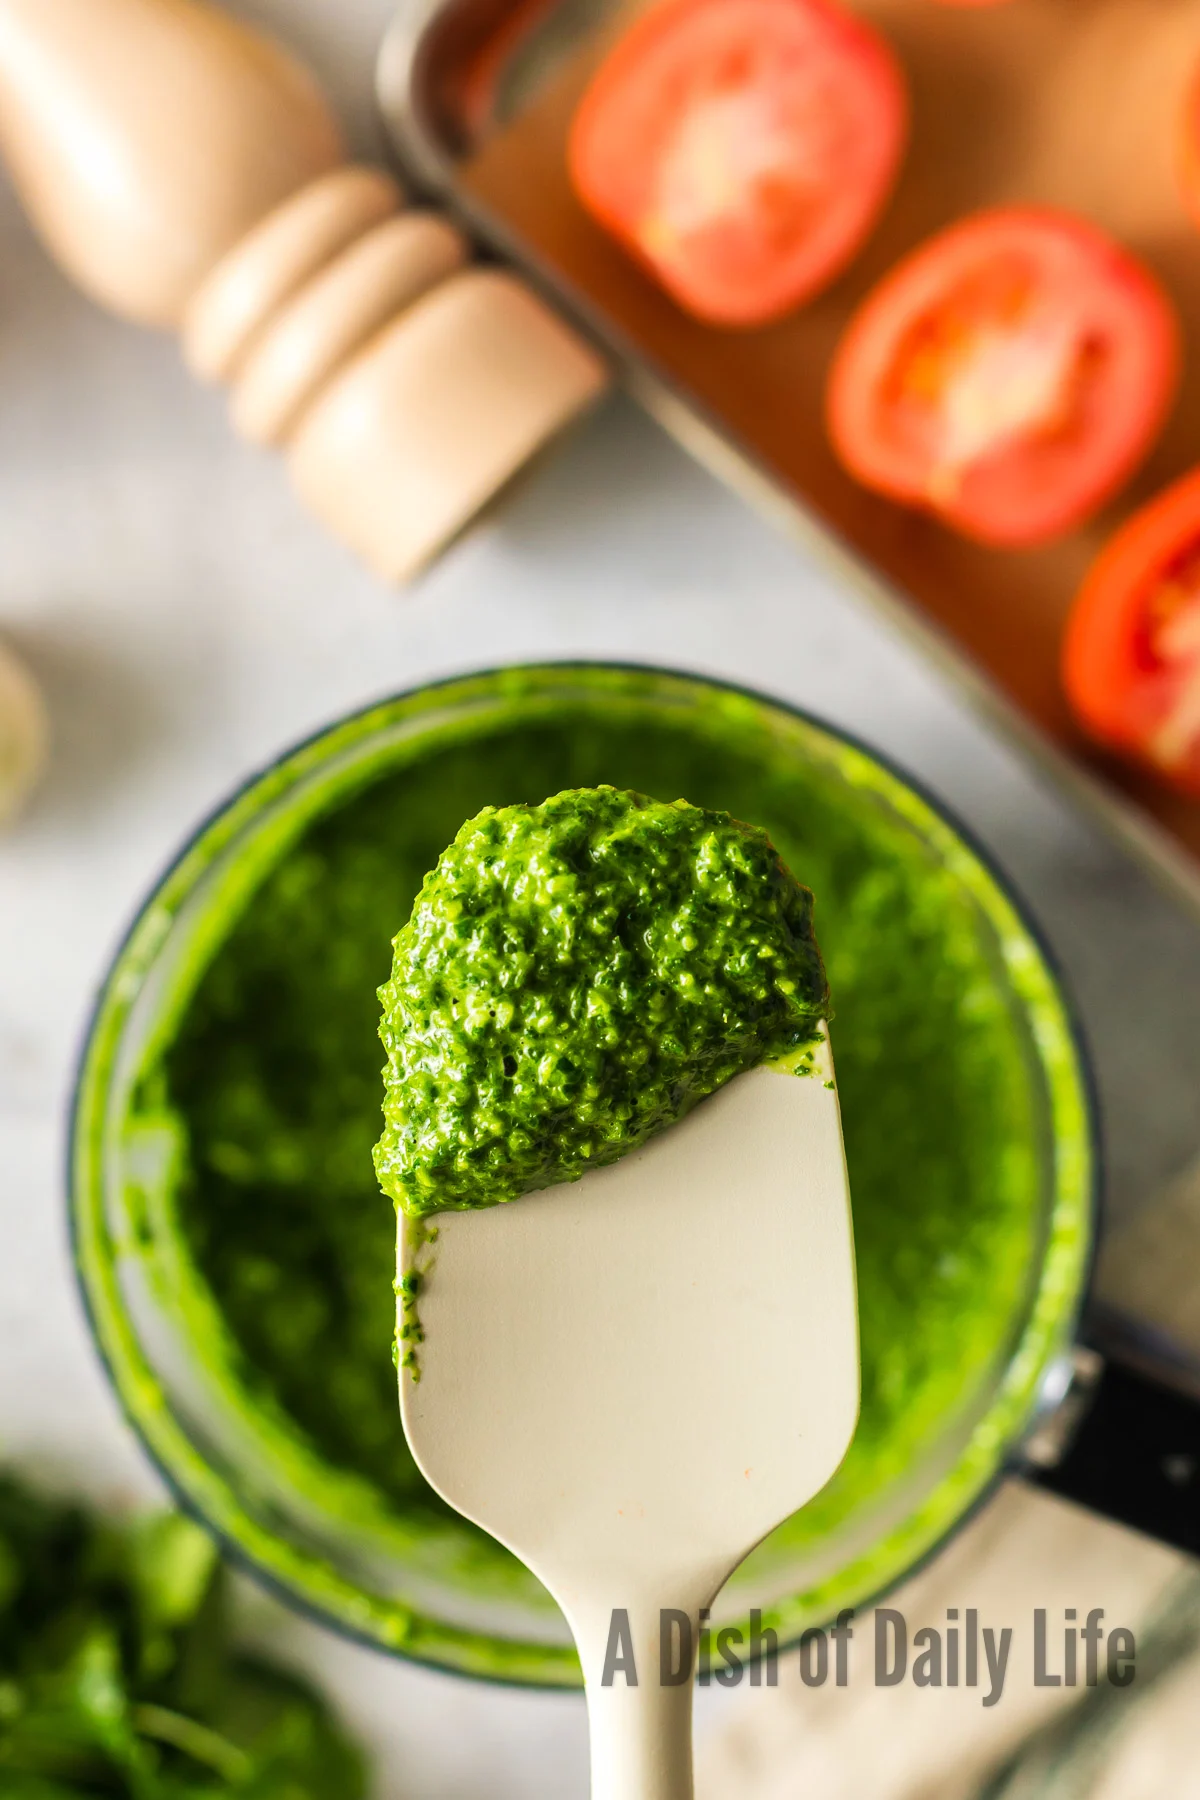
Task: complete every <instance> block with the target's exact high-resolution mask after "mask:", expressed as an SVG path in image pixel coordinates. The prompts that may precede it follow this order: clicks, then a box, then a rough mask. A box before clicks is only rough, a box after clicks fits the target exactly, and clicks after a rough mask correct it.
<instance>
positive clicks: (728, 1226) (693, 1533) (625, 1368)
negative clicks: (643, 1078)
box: [400, 1045, 859, 1614]
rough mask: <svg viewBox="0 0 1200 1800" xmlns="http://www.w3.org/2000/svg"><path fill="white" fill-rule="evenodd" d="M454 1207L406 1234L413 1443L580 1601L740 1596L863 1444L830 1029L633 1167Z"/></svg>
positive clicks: (405, 1379) (560, 1591)
mask: <svg viewBox="0 0 1200 1800" xmlns="http://www.w3.org/2000/svg"><path fill="white" fill-rule="evenodd" d="M435 1224H436V1227H437V1237H436V1239H435V1240H434V1241H433V1242H432V1243H429V1242H428V1241H427V1236H426V1228H419V1229H418V1228H413V1227H412V1226H410V1225H409V1224H408V1222H407V1221H405V1222H404V1228H403V1229H402V1232H401V1244H400V1259H401V1273H402V1275H403V1274H404V1273H406V1272H407V1273H411V1272H412V1271H413V1269H414V1266H415V1267H417V1268H420V1269H422V1270H423V1271H424V1272H423V1274H422V1276H421V1280H420V1284H419V1293H418V1297H417V1302H416V1306H417V1311H418V1313H419V1319H420V1326H421V1329H422V1331H423V1333H424V1338H423V1341H422V1342H421V1343H420V1346H419V1350H418V1352H417V1356H418V1362H419V1379H417V1378H414V1371H412V1370H402V1371H401V1408H402V1413H403V1418H404V1427H405V1431H406V1433H407V1435H408V1441H409V1443H410V1445H411V1447H412V1450H413V1454H414V1456H415V1457H416V1460H417V1462H418V1464H419V1465H420V1467H421V1469H422V1471H423V1473H424V1474H425V1476H426V1477H427V1479H428V1480H429V1481H430V1483H431V1484H432V1486H433V1487H434V1488H436V1489H437V1491H438V1492H439V1493H440V1494H441V1495H443V1497H444V1498H445V1499H446V1500H448V1501H449V1503H450V1504H451V1505H452V1506H454V1507H456V1508H457V1509H458V1511H460V1512H462V1513H464V1514H465V1515H466V1516H467V1517H468V1518H470V1519H473V1520H474V1521H475V1522H476V1523H477V1524H479V1525H481V1526H483V1527H484V1528H485V1529H486V1530H487V1531H489V1532H491V1533H492V1535H493V1536H495V1537H496V1538H498V1539H499V1540H500V1541H501V1542H502V1543H503V1544H506V1545H507V1546H508V1548H509V1549H511V1550H513V1551H514V1552H515V1553H516V1555H518V1556H519V1557H520V1558H521V1559H522V1560H523V1561H524V1562H525V1563H526V1564H528V1566H529V1567H530V1568H531V1569H533V1570H534V1572H535V1573H536V1574H537V1575H538V1576H540V1578H541V1579H542V1580H543V1581H544V1582H545V1584H546V1585H547V1586H548V1587H549V1588H550V1590H551V1591H552V1592H553V1593H554V1594H555V1595H556V1597H557V1598H558V1599H559V1601H560V1603H561V1604H563V1605H564V1607H565V1608H566V1609H567V1611H568V1613H569V1614H570V1613H572V1612H573V1611H575V1610H576V1607H577V1605H578V1604H580V1603H582V1602H583V1601H584V1600H585V1599H586V1597H587V1596H588V1595H590V1594H592V1593H594V1592H595V1591H597V1590H599V1589H603V1590H604V1591H605V1592H610V1593H616V1594H618V1595H619V1594H620V1593H621V1592H622V1590H623V1589H625V1590H628V1591H632V1589H633V1588H634V1587H635V1586H636V1587H637V1589H638V1591H639V1593H640V1594H641V1596H642V1598H643V1599H645V1598H646V1597H647V1596H648V1594H649V1593H651V1592H653V1593H655V1594H658V1595H659V1596H660V1598H659V1600H658V1601H657V1602H656V1603H657V1604H661V1605H663V1606H669V1605H676V1604H681V1603H685V1601H686V1600H687V1599H688V1598H690V1597H691V1596H693V1595H694V1594H695V1593H696V1592H697V1591H698V1589H697V1583H699V1584H700V1589H701V1590H703V1589H704V1588H705V1584H707V1591H708V1592H710V1593H715V1591H716V1588H717V1587H718V1586H719V1585H720V1584H721V1582H722V1581H723V1580H724V1579H725V1577H726V1576H727V1575H728V1573H729V1572H730V1571H731V1570H732V1569H733V1568H734V1567H735V1566H736V1564H737V1563H738V1562H740V1561H741V1559H742V1558H743V1557H744V1556H745V1555H746V1554H747V1553H748V1552H749V1551H750V1550H751V1549H752V1548H753V1546H754V1545H755V1544H756V1543H757V1542H758V1541H759V1540H760V1539H761V1538H762V1537H763V1536H765V1535H766V1533H767V1532H768V1531H770V1530H771V1529H772V1528H773V1527H774V1526H775V1525H777V1524H778V1523H780V1522H781V1521H782V1520H783V1519H784V1518H786V1517H787V1516H788V1515H789V1514H790V1513H792V1512H794V1511H795V1510H796V1509H797V1508H798V1507H800V1506H802V1505H803V1504H804V1503H805V1501H806V1500H808V1499H810V1498H811V1496H812V1495H813V1494H815V1493H816V1492H817V1490H818V1489H819V1488H821V1487H823V1486H824V1484H825V1483H826V1482H827V1481H828V1480H829V1478H830V1476H831V1475H832V1474H833V1473H834V1471H835V1469H836V1468H837V1467H838V1464H839V1463H840V1462H841V1460H842V1458H843V1456H844V1455H845V1453H846V1450H847V1448H848V1446H849V1443H850V1439H851V1437H852V1435H853V1432H854V1426H855V1421H856V1418H857V1412H858V1396H859V1367H858V1332H857V1313H856V1295H855V1282H854V1249H853V1238H852V1234H851V1221H850V1206H849V1195H848V1189H847V1181H846V1167H845V1158H844V1154H843V1149H842V1135H841V1123H840V1117H839V1112H838V1102H837V1093H836V1090H835V1088H834V1086H833V1080H832V1066H831V1064H830V1063H829V1060H828V1053H827V1046H825V1045H823V1046H822V1052H821V1054H820V1055H819V1056H818V1058H817V1072H816V1073H815V1074H810V1075H806V1076H802V1075H794V1074H787V1073H783V1072H780V1071H778V1070H776V1069H772V1068H769V1067H764V1068H759V1069H755V1070H753V1071H751V1072H750V1073H748V1074H745V1075H741V1076H739V1077H737V1079H735V1080H734V1081H732V1082H730V1083H729V1084H728V1086H727V1087H725V1088H723V1089H722V1090H721V1091H720V1092H719V1093H717V1094H715V1095H713V1096H712V1097H711V1098H710V1099H708V1100H706V1101H705V1102H704V1103H703V1104H702V1105H701V1106H700V1107H698V1108H697V1110H696V1111H695V1112H694V1113H692V1114H691V1115H690V1116H689V1117H688V1118H687V1119H685V1120H684V1121H682V1122H681V1123H680V1124H678V1125H676V1126H674V1127H672V1128H671V1129H670V1130H669V1131H667V1132H665V1133H663V1134H662V1135H661V1136H660V1137H658V1138H655V1139H653V1140H652V1141H651V1142H650V1143H649V1144H647V1145H646V1146H645V1147H644V1148H643V1149H641V1150H638V1151H635V1152H632V1153H630V1154H629V1155H628V1156H626V1157H625V1158H624V1159H623V1160H622V1161H621V1162H619V1163H617V1164H616V1165H615V1166H613V1167H611V1168H607V1169H598V1170H596V1171H594V1172H593V1173H590V1174H588V1175H585V1176H584V1178H583V1179H582V1180H581V1181H579V1182H577V1183H573V1184H570V1185H562V1186H557V1187H553V1188H549V1189H547V1190H545V1191H543V1192H540V1193H535V1194H529V1195H526V1196H525V1197H524V1198H523V1199H521V1200H517V1201H514V1202H512V1203H510V1204H508V1205H504V1206H500V1207H495V1208H493V1209H491V1210H488V1211H483V1212H475V1213H454V1214H445V1215H442V1216H441V1217H440V1218H439V1219H437V1220H436V1221H435Z"/></svg>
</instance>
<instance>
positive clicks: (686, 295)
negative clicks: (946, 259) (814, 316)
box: [569, 0, 908, 326]
mask: <svg viewBox="0 0 1200 1800" xmlns="http://www.w3.org/2000/svg"><path fill="white" fill-rule="evenodd" d="M907 116H908V105H907V96H906V92H905V86H904V79H903V76H902V75H901V73H900V69H899V66H898V64H897V63H896V60H895V58H894V56H893V55H892V53H891V51H890V50H889V48H888V47H887V45H886V44H885V43H884V41H883V39H882V38H880V37H879V36H878V35H877V34H876V33H875V32H874V31H872V30H871V29H870V28H869V27H867V26H866V25H863V24H862V23H860V22H859V21H858V20H856V19H852V18H850V17H849V15H848V14H846V13H844V12H842V11H841V10H840V9H839V8H838V7H836V6H834V5H832V4H830V0H665V4H662V5H659V6H656V7H655V8H654V9H653V10H652V11H651V12H649V13H647V14H645V15H644V16H643V17H642V18H640V19H639V20H638V21H637V22H636V23H635V24H634V25H633V26H632V27H631V28H630V30H629V31H628V32H627V33H626V34H625V36H624V37H623V38H622V39H621V40H620V42H619V43H618V44H617V46H616V48H615V49H614V50H613V51H612V53H611V54H610V55H609V57H608V58H607V60H606V61H605V63H604V64H603V66H602V67H601V69H600V71H599V73H598V74H597V75H596V77H595V79H594V80H593V82H592V85H591V87H590V88H589V89H588V91H587V93H586V94H585V96H584V98H583V100H582V102H581V104H580V106H579V109H578V111H577V113H576V115H575V120H574V124H573V127H572V131H571V138H570V146H569V163H570V172H571V178H572V181H573V183H574V186H575V190H576V192H577V193H578V195H579V198H580V200H581V201H582V203H583V205H584V206H585V207H586V208H587V209H588V211H589V212H591V213H592V214H593V216H594V217H595V218H596V219H598V220H599V222H600V223H601V224H602V225H603V226H605V227H606V229H607V230H609V231H611V232H612V233H613V234H614V236H615V237H617V238H618V239H619V240H620V242H621V243H622V245H623V246H624V247H625V249H626V250H628V251H630V252H631V253H632V254H633V255H634V256H635V257H637V258H638V259H639V261H640V262H642V263H643V264H644V265H645V266H646V267H647V268H648V269H649V270H650V271H651V273H652V274H653V275H654V276H656V278H657V279H658V280H659V281H660V282H661V284H662V285H663V287H665V288H666V290H667V292H668V293H669V294H671V295H672V297H673V298H674V299H675V300H676V301H677V302H678V303H679V305H680V306H682V307H684V308H685V309H686V310H687V311H688V312H690V313H694V314H695V315H696V317H698V318H700V319H704V320H705V321H707V322H708V323H710V324H714V325H726V326H753V325H762V324H765V323H767V322H768V321H769V320H771V319H776V318H779V317H780V316H781V315H782V314H783V313H786V312H789V311H790V310H791V309H792V308H793V307H795V306H798V305H799V304H800V303H801V302H802V301H804V300H807V299H808V298H809V297H810V296H811V295H813V294H815V293H816V292H817V291H818V289H820V288H823V287H825V286H826V284H827V283H828V282H830V281H832V279H833V278H834V276H835V275H836V274H837V273H838V272H839V270H841V269H842V268H844V266H845V265H846V263H847V262H849V260H850V258H851V257H852V256H853V255H854V253H855V251H856V250H857V249H858V247H859V245H860V244H861V243H862V241H863V239H864V238H865V237H866V235H867V233H868V232H869V231H870V229H871V226H872V225H873V223H874V222H875V219H876V217H877V215H878V213H879V211H880V209H881V207H882V206H883V203H884V201H885V199H886V198H887V195H888V193H889V192H890V190H891V186H892V183H893V181H894V179H895V176H896V171H897V169H898V167H899V164H900V158H901V154H902V152H903V147H904V140H905V136H906V132H907Z"/></svg>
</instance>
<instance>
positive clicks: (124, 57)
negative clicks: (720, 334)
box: [0, 0, 607, 580]
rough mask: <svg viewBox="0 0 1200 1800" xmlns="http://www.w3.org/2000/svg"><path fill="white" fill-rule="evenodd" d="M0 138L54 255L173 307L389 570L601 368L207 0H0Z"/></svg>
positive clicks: (496, 479) (187, 331)
mask: <svg viewBox="0 0 1200 1800" xmlns="http://www.w3.org/2000/svg"><path fill="white" fill-rule="evenodd" d="M0 150H2V151H3V153H4V155H5V157H6V158H7V161H8V163H9V166H10V168H11V171H12V174H13V178H14V181H15V183H16V186H17V188H18V191H19V192H20V194H21V197H22V199H23V201H24V203H25V206H26V208H27V210H28V211H29V213H30V216H31V218H32V219H33V221H34V223H35V225H36V226H37V228H38V229H39V231H40V233H41V235H42V237H43V239H44V240H45V242H46V244H47V246H48V247H49V249H50V250H51V252H52V253H53V254H54V256H55V257H56V258H57V260H58V261H59V262H60V263H61V264H62V266H63V267H64V268H65V269H66V271H67V272H68V274H70V275H71V276H72V278H73V279H74V280H75V281H76V282H78V284H79V285H80V286H81V287H82V288H83V289H84V290H85V291H86V292H87V293H89V294H90V295H92V297H93V298H94V299H96V300H98V301H100V303H101V304H102V305H105V306H107V307H109V308H110V310H112V311H114V312H117V313H120V314H121V315H123V316H124V317H126V318H131V319H135V320H137V321H139V322H141V323H144V324H151V325H164V326H173V327H177V328H179V329H180V330H181V332H182V334H183V345H184V354H185V357H186V359H187V362H188V364H189V366H190V367H191V369H192V370H193V371H194V373H195V374H197V375H198V376H199V377H201V378H202V379H204V380H212V381H224V382H228V383H229V384H230V385H231V386H232V389H233V394H232V403H231V412H232V418H233V422H234V425H235V427H236V428H237V429H238V430H239V431H240V432H241V433H242V434H243V435H244V436H246V437H248V438H250V439H252V440H253V441H255V442H257V443H262V444H274V445H278V446H281V447H282V448H284V449H285V451H286V453H287V456H288V461H289V465H290V467H291V471H292V474H293V478H294V480H295V482H296V485H297V487H298V488H299V491H300V492H301V494H302V495H303V497H304V498H305V500H306V501H307V503H308V505H309V506H310V507H311V508H312V510H313V511H314V512H315V513H316V514H317V516H318V517H319V518H321V519H322V520H324V522H325V523H326V525H328V526H329V528H330V529H331V530H332V531H334V532H335V533H336V534H337V535H338V536H339V537H341V538H342V539H343V541H345V542H346V543H348V544H349V545H350V546H351V547H352V548H353V549H354V550H356V551H357V552H358V554H359V555H360V556H362V557H363V558H364V560H365V561H366V562H367V563H369V564H370V565H371V566H372V567H373V568H374V569H376V570H377V571H378V572H379V573H380V574H382V575H384V576H386V577H389V578H391V579H397V580H401V579H404V578H406V577H407V576H409V575H410V574H412V573H413V572H414V571H415V570H417V569H418V568H420V567H421V566H422V565H423V564H424V563H426V562H427V561H428V560H429V559H430V558H431V557H432V556H434V555H435V554H436V553H437V551H438V550H439V549H440V548H441V547H442V546H443V545H444V544H445V543H446V542H447V541H448V540H449V539H450V538H452V537H453V536H454V535H455V534H456V533H457V532H459V531H460V530H461V529H462V528H463V526H464V525H465V524H466V523H467V522H468V521H469V520H470V518H471V517H472V516H473V515H474V513H475V512H476V511H478V510H479V508H480V507H482V506H483V505H485V504H486V503H487V501H488V500H489V499H490V498H491V496H492V495H493V494H494V493H495V492H496V491H497V490H498V489H499V488H500V487H502V486H503V485H504V483H505V482H506V481H508V479H509V478H510V477H511V476H512V475H513V474H514V473H515V472H516V470H517V469H519V468H520V467H521V465H522V464H523V463H524V462H525V461H526V460H527V459H528V457H530V456H531V455H532V454H533V453H534V452H535V451H536V450H537V449H538V448H539V447H540V446H541V445H542V444H544V443H545V442H546V441H547V440H548V439H549V438H551V437H552V436H553V435H554V434H555V433H556V432H557V431H559V430H560V429H561V428H562V427H563V426H564V425H565V424H566V423H567V422H568V421H569V420H570V419H571V418H573V417H574V416H575V415H576V414H577V413H578V412H580V411H581V410H582V409H583V408H584V407H585V406H586V405H587V404H588V403H589V402H590V401H592V400H593V399H594V398H595V397H596V396H597V395H598V394H599V393H600V392H601V391H602V390H603V388H604V386H605V385H606V380H607V377H606V372H605V369H604V366H603V364H602V363H601V362H600V360H599V359H598V357H597V356H596V355H595V354H594V352H593V351H592V350H591V349H590V348H589V347H588V346H586V345H585V344H584V343H583V342H582V341H581V340H580V339H579V338H578V337H576V336H575V334H574V333H573V332H571V331H570V330H568V328H567V327H566V326H565V325H564V324H563V323H562V322H561V321H560V320H559V319H558V318H557V317H556V316H555V315H554V314H553V313H552V312H550V311H549V309H548V308H547V307H546V306H545V305H544V304H543V303H542V302H541V301H540V300H539V299H538V298H537V297H536V296H535V295H534V294H533V293H532V292H531V290H530V289H529V288H527V287H526V286H525V285H524V283H522V282H521V281H520V280H518V279H517V278H516V277H515V276H513V275H511V274H508V273H503V272H500V271H496V270H481V269H471V268H470V267H468V262H469V254H470V253H469V246H468V245H467V243H466V242H465V240H464V239H463V237H462V235H461V234H460V233H459V232H458V230H457V229H456V228H455V227H454V226H453V225H451V224H450V223H449V222H448V221H447V220H445V219H443V218H441V217H439V216H438V215H436V214H434V213H430V212H424V211H410V210H406V209H405V201H404V196H403V194H402V192H401V190H400V188H399V185H398V184H397V183H396V182H395V181H394V180H393V179H392V177H391V176H390V175H387V174H386V173H384V171H382V170H380V169H372V168H365V167H360V166H354V165H349V164H347V163H346V161H345V155H344V151H343V148H342V143H341V137H340V133H339V131H338V128H337V125H336V122H335V121H334V119H333V117H332V115H331V113H330V111H329V108H328V106H327V104H326V102H325V100H324V98H323V96H322V95H321V93H320V91H319V89H318V88H317V87H316V85H315V83H314V82H313V80H312V78H311V77H310V76H309V75H308V74H307V73H306V72H305V71H304V70H303V69H302V68H301V67H300V66H299V65H298V64H297V63H296V62H295V61H294V60H293V59H292V58H291V57H290V56H289V55H287V54H286V53H285V52H284V51H283V50H281V49H280V48H279V47H278V46H277V45H275V44H273V43H272V42H271V41H270V40H268V39H266V38H264V37H262V36H261V35H260V34H259V33H257V32H253V31H251V30H250V29H249V28H248V27H246V26H244V25H241V24H238V23H236V22H234V21H233V20H231V19H228V18H226V17H225V16H224V15H223V14H221V13H219V12H217V11H216V10H214V9H213V8H212V7H210V6H208V5H205V4H202V3H201V0H0Z"/></svg>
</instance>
